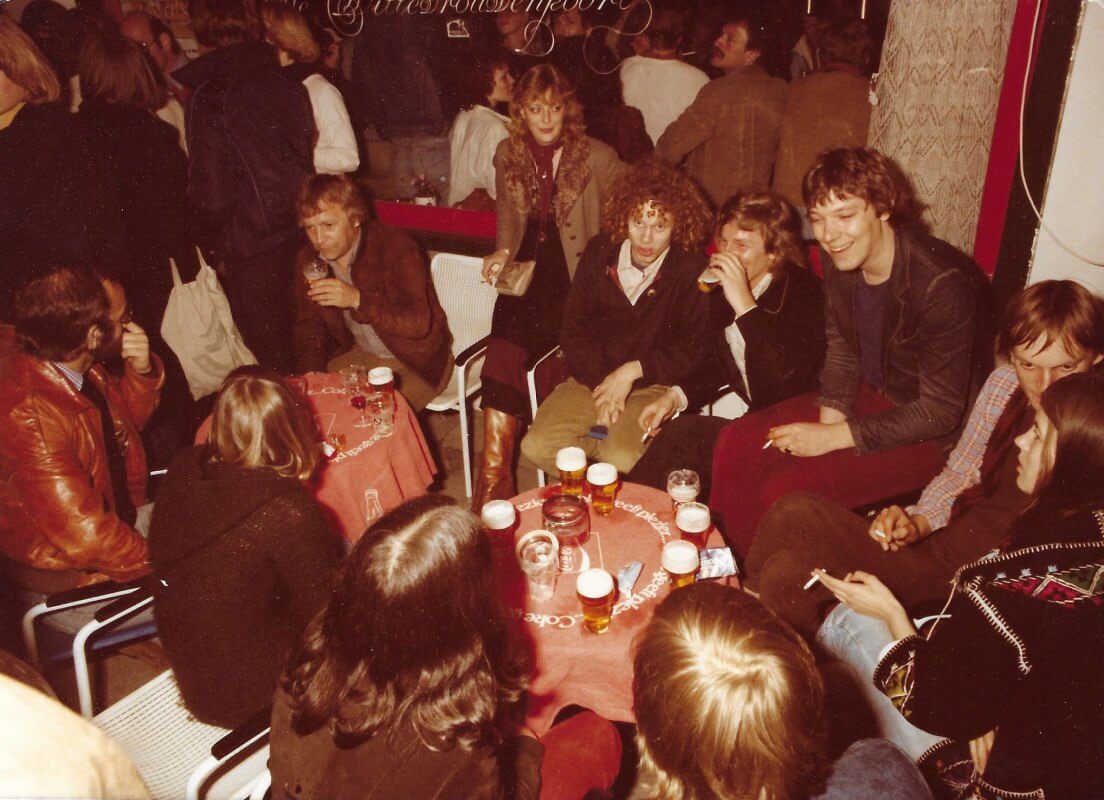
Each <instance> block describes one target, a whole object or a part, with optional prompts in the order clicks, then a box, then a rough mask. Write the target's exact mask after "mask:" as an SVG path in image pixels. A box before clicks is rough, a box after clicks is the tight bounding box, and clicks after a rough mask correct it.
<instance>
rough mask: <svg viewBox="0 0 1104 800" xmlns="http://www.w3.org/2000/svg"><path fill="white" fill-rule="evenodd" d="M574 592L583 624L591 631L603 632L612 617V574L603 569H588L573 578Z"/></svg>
mask: <svg viewBox="0 0 1104 800" xmlns="http://www.w3.org/2000/svg"><path fill="white" fill-rule="evenodd" d="M575 592H576V594H578V595H579V603H580V605H582V607H583V626H584V627H585V628H586V629H587V630H588V631H590V632H591V633H605V632H606V631H607V630H609V624H610V620H611V619H613V598H614V590H613V576H612V575H610V574H609V573H608V572H606V571H605V570H604V569H597V568H595V569H588V570H586V571H584V572H580V573H579V577H578V578H577V579H576V580H575Z"/></svg>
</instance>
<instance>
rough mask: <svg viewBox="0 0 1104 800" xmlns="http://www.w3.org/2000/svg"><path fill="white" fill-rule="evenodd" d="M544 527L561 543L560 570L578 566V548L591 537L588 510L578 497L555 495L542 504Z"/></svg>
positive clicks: (571, 569)
mask: <svg viewBox="0 0 1104 800" xmlns="http://www.w3.org/2000/svg"><path fill="white" fill-rule="evenodd" d="M541 518H542V519H543V520H544V529H545V530H546V531H549V532H551V533H554V534H556V539H558V540H559V543H560V569H561V570H562V571H563V572H574V571H575V570H576V569H578V567H579V565H578V563H577V562H578V561H579V552H580V551H579V548H580V547H582V546H583V544H584V543H586V541H587V540H588V539H589V538H590V512H589V511H588V510H587V505H586V503H585V502H583V499H582V498H580V497H572V496H571V495H567V494H558V495H556V496H554V497H550V498H548V499H547V500H545V501H544V504H543V505H542V506H541Z"/></svg>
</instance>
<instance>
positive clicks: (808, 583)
mask: <svg viewBox="0 0 1104 800" xmlns="http://www.w3.org/2000/svg"><path fill="white" fill-rule="evenodd" d="M818 583H820V575H819V574H818V573H816V572H814V573H813V577H811V578H809V580H807V581H805V585H804V586H802V587H801V588H802V589H804V590H805V591H809V590H810V589H812V588H813V586H815V585H816V584H818Z"/></svg>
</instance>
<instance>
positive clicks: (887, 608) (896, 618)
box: [814, 569, 916, 639]
mask: <svg viewBox="0 0 1104 800" xmlns="http://www.w3.org/2000/svg"><path fill="white" fill-rule="evenodd" d="M814 574H815V575H817V576H819V577H820V582H821V583H822V584H823V585H824V588H825V589H827V590H828V591H830V592H831V593H832V594H834V595H835V596H836V599H837V600H839V601H840V602H841V603H843V604H844V605H845V606H847V607H848V608H850V609H852V610H854V611H857V612H858V613H860V614H862V615H863V616H864V617H874V618H875V619H880V620H882V621H883V622H885V624H886V625H887V626H889V632H890V633H891V634H892V635H893V637H894V638H895V639H904V638H905V637H906V636H911V635H912V634H914V633H916V628H914V627H913V625H912V620H911V619H910V618H909V615H908V612H906V611H905V607H904V606H902V605H901V603H900V601H899V600H898V599H897V598H896V597H894V596H893V592H891V591H890V590H889V587H888V586H886V585H885V584H884V583H882V582H881V581H880V580H878V578H876V577H875V576H873V575H871V574H870V573H869V572H859V571H855V572H848V573H847V574H846V575H845V576H844V578H843V580H837V579H836V578H833V577H832V576H831V575H829V574H828V573H827V572H825V571H824V570H819V569H818V570H814Z"/></svg>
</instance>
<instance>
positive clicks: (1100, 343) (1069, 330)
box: [996, 281, 1104, 358]
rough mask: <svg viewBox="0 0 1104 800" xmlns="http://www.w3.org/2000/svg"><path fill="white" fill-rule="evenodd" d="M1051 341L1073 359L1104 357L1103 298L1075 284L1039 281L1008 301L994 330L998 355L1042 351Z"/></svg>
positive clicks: (1072, 282) (1006, 355)
mask: <svg viewBox="0 0 1104 800" xmlns="http://www.w3.org/2000/svg"><path fill="white" fill-rule="evenodd" d="M1054 342H1061V343H1062V345H1063V347H1065V349H1066V351H1067V352H1068V353H1069V354H1070V355H1072V356H1075V357H1080V356H1081V355H1083V354H1086V353H1088V354H1096V355H1104V299H1101V298H1100V297H1098V296H1097V295H1095V294H1093V293H1092V292H1090V291H1089V290H1088V289H1086V288H1085V287H1084V286H1081V285H1080V284H1078V283H1075V282H1074V281H1040V282H1039V283H1033V284H1032V285H1031V286H1028V287H1027V288H1026V289H1024V290H1023V291H1022V292H1020V293H1019V294H1017V295H1016V296H1015V297H1013V298H1012V299H1011V300H1009V302H1008V305H1007V306H1006V307H1005V309H1004V314H1003V315H1002V316H1001V324H1000V329H999V330H998V331H997V342H996V345H997V354H998V355H1000V356H1003V357H1005V358H1009V357H1010V356H1011V355H1012V350H1013V349H1014V348H1016V347H1037V349H1039V350H1045V349H1046V348H1047V347H1050V345H1051V344H1053V343H1054ZM1036 343H1038V344H1036Z"/></svg>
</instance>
